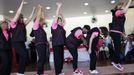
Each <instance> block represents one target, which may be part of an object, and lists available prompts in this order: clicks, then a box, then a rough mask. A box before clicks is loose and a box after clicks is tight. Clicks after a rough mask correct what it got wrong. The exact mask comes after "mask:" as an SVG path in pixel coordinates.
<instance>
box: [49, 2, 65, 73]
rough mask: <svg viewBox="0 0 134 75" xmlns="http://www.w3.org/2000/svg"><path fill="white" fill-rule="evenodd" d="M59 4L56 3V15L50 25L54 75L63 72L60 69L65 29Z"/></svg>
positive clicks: (62, 58) (61, 67) (62, 60)
mask: <svg viewBox="0 0 134 75" xmlns="http://www.w3.org/2000/svg"><path fill="white" fill-rule="evenodd" d="M61 6H62V3H57V11H56V17H55V19H54V21H53V24H52V26H51V33H52V46H53V51H54V65H55V73H56V75H64V73H62V69H63V62H64V45H65V39H66V31H65V30H64V25H65V21H64V19H63V17H62V15H60V8H61Z"/></svg>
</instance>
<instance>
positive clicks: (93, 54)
mask: <svg viewBox="0 0 134 75" xmlns="http://www.w3.org/2000/svg"><path fill="white" fill-rule="evenodd" d="M98 41H99V36H98V37H95V38H94V39H93V41H92V45H91V50H92V51H91V54H90V70H95V69H96V59H97V57H96V51H97V48H96V46H97V44H98Z"/></svg>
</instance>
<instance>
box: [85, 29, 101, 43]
mask: <svg viewBox="0 0 134 75" xmlns="http://www.w3.org/2000/svg"><path fill="white" fill-rule="evenodd" d="M94 32H98V33H99V35H100V31H99V29H98V28H97V27H94V28H92V29H91V30H90V31H88V33H87V37H86V40H87V44H88V45H89V40H90V38H91V35H92V34H93V33H94ZM98 37H99V36H98Z"/></svg>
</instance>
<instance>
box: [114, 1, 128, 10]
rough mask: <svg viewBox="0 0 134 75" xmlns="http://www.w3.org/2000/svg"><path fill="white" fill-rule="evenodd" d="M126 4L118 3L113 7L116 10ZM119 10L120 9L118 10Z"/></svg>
mask: <svg viewBox="0 0 134 75" xmlns="http://www.w3.org/2000/svg"><path fill="white" fill-rule="evenodd" d="M125 4H126V3H124V2H119V3H118V4H117V5H116V6H115V9H117V8H118V6H124V5H125ZM120 9H121V8H120Z"/></svg>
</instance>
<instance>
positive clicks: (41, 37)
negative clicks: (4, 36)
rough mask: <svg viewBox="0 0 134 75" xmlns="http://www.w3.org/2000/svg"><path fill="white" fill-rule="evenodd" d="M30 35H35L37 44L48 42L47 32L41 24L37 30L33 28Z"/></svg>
mask: <svg viewBox="0 0 134 75" xmlns="http://www.w3.org/2000/svg"><path fill="white" fill-rule="evenodd" d="M30 36H32V37H35V42H36V45H39V44H45V45H46V44H47V34H46V32H45V31H44V29H43V28H42V27H41V26H40V27H39V28H38V29H37V30H32V32H31V35H30Z"/></svg>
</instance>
